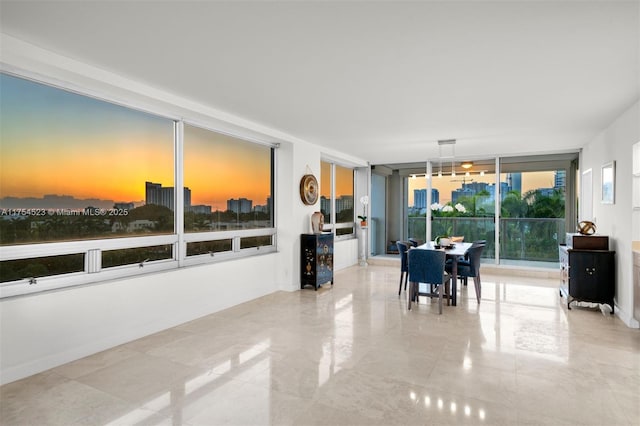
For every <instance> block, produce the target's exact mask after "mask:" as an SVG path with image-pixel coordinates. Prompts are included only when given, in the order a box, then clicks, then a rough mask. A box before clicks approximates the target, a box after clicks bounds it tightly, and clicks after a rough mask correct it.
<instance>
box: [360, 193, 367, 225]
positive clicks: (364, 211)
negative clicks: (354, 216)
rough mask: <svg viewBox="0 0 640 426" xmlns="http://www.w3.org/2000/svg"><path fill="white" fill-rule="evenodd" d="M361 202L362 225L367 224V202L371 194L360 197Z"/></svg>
mask: <svg viewBox="0 0 640 426" xmlns="http://www.w3.org/2000/svg"><path fill="white" fill-rule="evenodd" d="M360 204H362V215H360V216H358V219H360V226H367V204H369V196H367V195H363V196H362V197H360Z"/></svg>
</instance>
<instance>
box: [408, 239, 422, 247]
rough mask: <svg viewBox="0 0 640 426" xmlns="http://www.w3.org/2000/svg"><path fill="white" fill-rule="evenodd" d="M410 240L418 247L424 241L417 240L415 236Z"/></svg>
mask: <svg viewBox="0 0 640 426" xmlns="http://www.w3.org/2000/svg"><path fill="white" fill-rule="evenodd" d="M409 242H410V243H411V245H412V246H413V247H418V246H419V245H420V244H422V242H421V241H420V240H416V239H415V238H409Z"/></svg>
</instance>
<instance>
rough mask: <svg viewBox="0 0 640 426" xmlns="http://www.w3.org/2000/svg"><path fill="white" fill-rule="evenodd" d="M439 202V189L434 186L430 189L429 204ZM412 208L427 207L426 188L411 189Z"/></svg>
mask: <svg viewBox="0 0 640 426" xmlns="http://www.w3.org/2000/svg"><path fill="white" fill-rule="evenodd" d="M439 202H440V191H438V190H437V189H435V188H432V189H431V204H433V203H439ZM413 208H414V209H416V210H419V209H425V208H427V190H426V189H414V190H413Z"/></svg>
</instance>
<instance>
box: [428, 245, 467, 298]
mask: <svg viewBox="0 0 640 426" xmlns="http://www.w3.org/2000/svg"><path fill="white" fill-rule="evenodd" d="M469 247H471V243H452V244H451V245H450V246H448V247H440V246H439V245H437V244H435V243H434V242H433V241H428V242H426V243H424V244H421V245H419V246H418V247H416V249H420V250H443V251H444V252H445V253H446V255H447V259H451V280H452V283H451V304H452V305H453V306H456V303H457V302H458V283H457V282H458V259H459V258H461V257H464V255H465V253H466V252H467V250H468V249H469Z"/></svg>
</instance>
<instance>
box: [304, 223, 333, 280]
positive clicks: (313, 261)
mask: <svg viewBox="0 0 640 426" xmlns="http://www.w3.org/2000/svg"><path fill="white" fill-rule="evenodd" d="M327 282H331V285H333V234H302V236H301V241H300V288H304V287H305V286H306V285H312V286H313V288H314V289H315V290H318V287H319V286H320V285H322V284H324V283H327Z"/></svg>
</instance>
